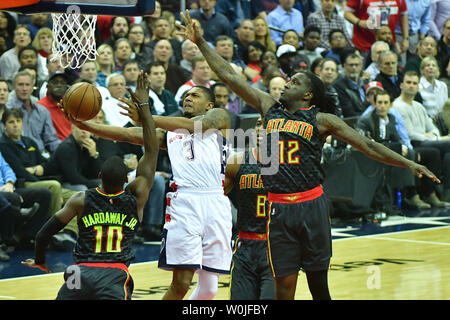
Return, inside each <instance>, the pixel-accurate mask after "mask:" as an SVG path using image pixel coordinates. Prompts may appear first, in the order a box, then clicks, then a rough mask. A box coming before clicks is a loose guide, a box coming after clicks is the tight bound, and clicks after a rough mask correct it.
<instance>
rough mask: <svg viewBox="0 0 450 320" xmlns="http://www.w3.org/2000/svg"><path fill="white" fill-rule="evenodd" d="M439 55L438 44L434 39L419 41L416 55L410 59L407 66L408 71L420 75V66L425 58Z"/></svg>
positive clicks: (427, 38)
mask: <svg viewBox="0 0 450 320" xmlns="http://www.w3.org/2000/svg"><path fill="white" fill-rule="evenodd" d="M436 55H437V42H436V40H434V38H433V37H430V36H427V37H425V38H423V39H422V40H420V41H419V44H418V45H417V48H416V54H415V55H414V56H412V57H410V58H409V59H408V61H407V62H406V65H405V72H406V71H415V72H416V73H418V74H420V64H421V62H422V59H423V58H425V57H435V56H436Z"/></svg>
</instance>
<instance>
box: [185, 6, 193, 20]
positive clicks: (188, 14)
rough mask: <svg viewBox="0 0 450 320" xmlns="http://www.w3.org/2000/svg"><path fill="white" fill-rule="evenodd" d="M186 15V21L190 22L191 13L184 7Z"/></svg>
mask: <svg viewBox="0 0 450 320" xmlns="http://www.w3.org/2000/svg"><path fill="white" fill-rule="evenodd" d="M186 17H187V20H188V22H189V23H190V22H191V21H192V19H191V14H190V13H189V10H187V9H186Z"/></svg>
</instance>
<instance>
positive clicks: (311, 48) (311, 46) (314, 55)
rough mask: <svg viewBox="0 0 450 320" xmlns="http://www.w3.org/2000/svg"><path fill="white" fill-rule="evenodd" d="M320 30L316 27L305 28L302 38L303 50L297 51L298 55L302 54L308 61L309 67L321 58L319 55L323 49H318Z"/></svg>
mask: <svg viewBox="0 0 450 320" xmlns="http://www.w3.org/2000/svg"><path fill="white" fill-rule="evenodd" d="M320 32H321V31H320V29H319V27H316V26H313V25H311V26H307V27H306V28H305V32H304V36H303V48H302V49H301V50H299V51H298V53H300V54H304V55H305V56H307V57H308V59H309V65H311V64H312V63H313V62H314V60H316V59H318V58H322V55H321V54H320V53H321V52H322V51H324V49H323V48H321V47H319V44H320Z"/></svg>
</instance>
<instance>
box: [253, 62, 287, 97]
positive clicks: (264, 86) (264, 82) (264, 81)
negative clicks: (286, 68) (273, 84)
mask: <svg viewBox="0 0 450 320" xmlns="http://www.w3.org/2000/svg"><path fill="white" fill-rule="evenodd" d="M274 77H283V74H282V73H281V71H280V69H279V68H278V66H277V65H274V64H268V65H267V66H265V67H263V68H262V69H261V78H260V79H259V80H258V81H256V82H255V83H253V84H252V87H254V88H257V89H259V90H261V91H264V92H267V93H268V92H269V82H270V80H272V78H274Z"/></svg>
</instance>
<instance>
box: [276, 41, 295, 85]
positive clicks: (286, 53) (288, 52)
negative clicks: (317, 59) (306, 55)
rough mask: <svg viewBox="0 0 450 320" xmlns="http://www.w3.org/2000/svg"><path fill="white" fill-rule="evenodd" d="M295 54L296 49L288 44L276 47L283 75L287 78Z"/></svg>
mask: <svg viewBox="0 0 450 320" xmlns="http://www.w3.org/2000/svg"><path fill="white" fill-rule="evenodd" d="M296 56H297V51H296V50H295V47H294V46H291V45H290V44H283V45H281V46H279V47H278V49H277V58H278V63H279V66H280V69H281V71H282V72H283V76H284V77H285V78H287V77H288V76H289V74H290V73H291V67H292V63H293V62H294V60H295V58H296Z"/></svg>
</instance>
